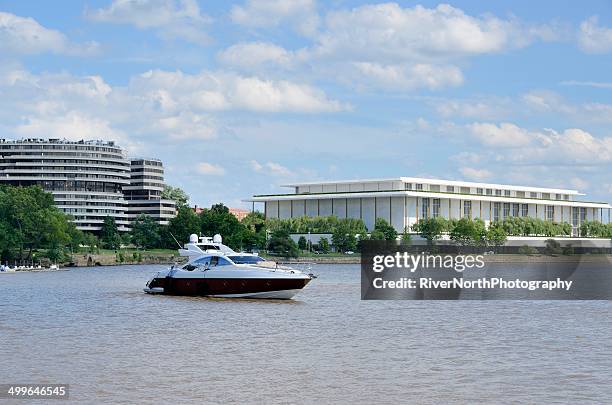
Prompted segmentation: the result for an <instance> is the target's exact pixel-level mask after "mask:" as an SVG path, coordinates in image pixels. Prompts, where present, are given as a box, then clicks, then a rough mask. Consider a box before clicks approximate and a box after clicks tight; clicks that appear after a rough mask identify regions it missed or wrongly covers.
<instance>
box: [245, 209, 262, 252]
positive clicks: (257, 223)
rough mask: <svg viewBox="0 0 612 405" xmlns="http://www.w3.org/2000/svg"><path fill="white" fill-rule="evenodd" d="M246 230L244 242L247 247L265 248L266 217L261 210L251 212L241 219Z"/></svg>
mask: <svg viewBox="0 0 612 405" xmlns="http://www.w3.org/2000/svg"><path fill="white" fill-rule="evenodd" d="M241 223H242V225H244V227H245V230H244V233H243V238H242V242H243V245H244V247H245V248H246V249H251V250H252V249H263V248H265V246H266V218H265V216H264V214H262V213H261V212H257V211H253V212H249V213H248V215H247V216H246V217H244V218H243V219H242V221H241Z"/></svg>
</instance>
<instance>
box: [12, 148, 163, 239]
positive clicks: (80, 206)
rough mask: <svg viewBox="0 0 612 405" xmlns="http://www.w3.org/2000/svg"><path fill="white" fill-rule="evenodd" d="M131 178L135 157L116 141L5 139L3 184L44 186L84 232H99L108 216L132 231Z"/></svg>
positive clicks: (120, 225)
mask: <svg viewBox="0 0 612 405" xmlns="http://www.w3.org/2000/svg"><path fill="white" fill-rule="evenodd" d="M160 164H161V162H160ZM132 182H135V183H137V182H138V179H137V178H132V167H131V161H130V160H129V159H128V158H127V156H126V153H125V151H124V150H123V149H122V148H120V147H119V146H117V145H116V144H115V143H114V142H112V141H110V142H108V141H68V140H62V139H21V140H5V139H0V184H9V185H13V186H31V185H39V186H41V187H42V188H43V189H44V190H45V191H48V192H50V193H52V194H53V198H54V200H55V203H56V205H57V207H58V208H59V209H61V210H62V211H64V212H65V213H66V214H69V215H71V216H72V217H73V220H74V222H75V224H76V226H77V228H78V229H80V230H83V231H92V232H96V231H99V230H100V229H101V227H102V224H103V222H104V218H105V217H107V216H110V217H112V218H114V219H115V222H116V224H117V227H118V229H119V230H120V231H128V230H129V229H130V216H131V215H132V214H134V213H135V212H137V210H133V209H132V208H131V207H130V206H131V203H130V202H129V201H128V200H127V199H126V195H125V194H124V191H125V192H127V191H128V190H129V189H130V188H131V185H132ZM162 183H163V177H162ZM135 187H136V188H138V187H139V185H136V186H135ZM129 191H130V192H131V191H132V190H129ZM160 192H161V191H160ZM149 196H150V197H152V196H153V195H149ZM129 198H130V199H131V198H132V194H131V193H130V194H129ZM158 200H159V199H158ZM130 201H131V200H130ZM141 212H144V213H148V212H149V211H148V210H147V209H143V210H142V211H141Z"/></svg>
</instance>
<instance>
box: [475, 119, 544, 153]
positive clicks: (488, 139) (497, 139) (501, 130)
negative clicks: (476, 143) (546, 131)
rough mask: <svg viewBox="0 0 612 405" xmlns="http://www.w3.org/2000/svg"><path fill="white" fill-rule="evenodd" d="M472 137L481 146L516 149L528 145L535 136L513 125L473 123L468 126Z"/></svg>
mask: <svg viewBox="0 0 612 405" xmlns="http://www.w3.org/2000/svg"><path fill="white" fill-rule="evenodd" d="M468 128H469V130H470V131H471V133H472V135H474V136H475V137H476V138H478V139H479V140H480V141H481V142H482V143H483V144H485V145H488V146H495V147H511V148H518V147H521V146H525V145H528V144H529V143H531V142H532V140H533V138H534V137H535V136H536V135H535V134H533V133H530V132H529V131H527V130H525V129H523V128H520V127H518V126H516V125H514V124H511V123H507V122H503V123H501V124H499V126H498V125H495V124H490V123H473V124H471V125H468Z"/></svg>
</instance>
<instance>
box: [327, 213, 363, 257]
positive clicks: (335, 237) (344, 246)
mask: <svg viewBox="0 0 612 405" xmlns="http://www.w3.org/2000/svg"><path fill="white" fill-rule="evenodd" d="M332 243H333V244H334V247H335V248H336V250H337V251H338V252H342V253H344V252H348V251H354V250H355V249H357V238H356V235H355V231H354V229H353V228H351V226H350V224H348V223H347V222H345V221H340V222H339V223H338V224H337V225H336V228H335V229H334V232H333V233H332Z"/></svg>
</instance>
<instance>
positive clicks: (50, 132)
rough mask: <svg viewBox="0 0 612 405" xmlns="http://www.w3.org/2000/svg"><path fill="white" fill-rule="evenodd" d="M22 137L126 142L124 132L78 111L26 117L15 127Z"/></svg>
mask: <svg viewBox="0 0 612 405" xmlns="http://www.w3.org/2000/svg"><path fill="white" fill-rule="evenodd" d="M15 131H16V132H17V133H18V134H20V135H22V136H24V137H35V138H60V139H64V138H65V139H71V140H81V139H105V140H115V141H119V142H122V141H123V142H126V141H127V137H126V136H125V134H124V133H123V132H121V131H119V130H117V129H114V128H112V127H111V124H110V123H109V122H108V121H106V120H103V119H100V118H98V117H92V116H89V115H87V114H84V113H82V112H79V111H70V112H68V113H67V114H65V115H59V116H51V117H44V116H41V117H27V118H26V119H25V122H24V123H23V124H21V125H19V126H17V128H16V129H15Z"/></svg>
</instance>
